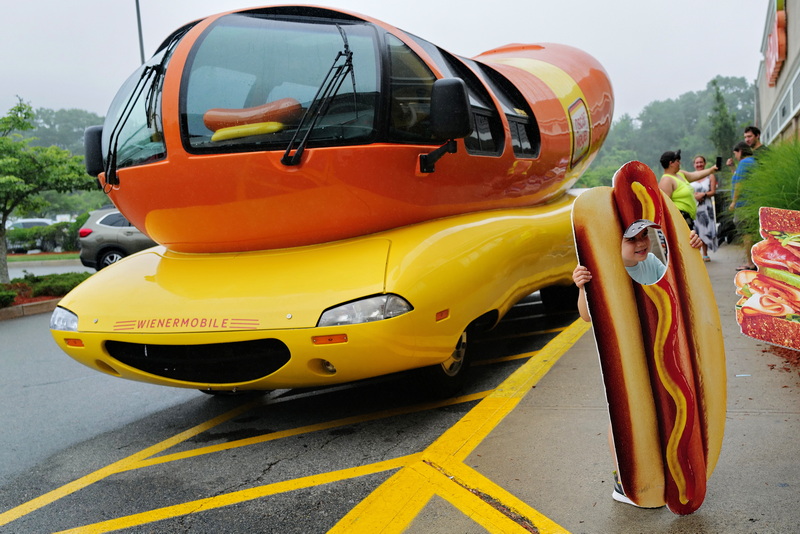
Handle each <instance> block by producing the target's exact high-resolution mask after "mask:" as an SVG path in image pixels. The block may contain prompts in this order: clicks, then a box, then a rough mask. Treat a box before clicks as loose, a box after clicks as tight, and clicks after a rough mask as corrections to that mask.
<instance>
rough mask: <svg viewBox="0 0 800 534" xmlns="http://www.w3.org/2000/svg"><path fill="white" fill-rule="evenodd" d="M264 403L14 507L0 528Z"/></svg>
mask: <svg viewBox="0 0 800 534" xmlns="http://www.w3.org/2000/svg"><path fill="white" fill-rule="evenodd" d="M261 402H262V400H261V399H259V400H257V401H253V402H249V403H247V404H244V405H242V406H239V407H238V408H235V409H233V410H230V411H229V412H226V413H224V414H222V415H220V416H217V417H215V418H214V419H211V420H209V421H206V422H205V423H202V424H200V425H197V426H195V427H193V428H190V429H188V430H186V431H184V432H181V433H180V434H177V435H175V436H172V437H171V438H169V439H166V440H164V441H162V442H160V443H157V444H155V445H153V446H151V447H148V448H146V449H143V450H141V451H139V452H137V453H135V454H132V455H131V456H128V457H127V458H123V459H122V460H118V461H116V462H114V463H112V464H109V465H107V466H106V467H103V468H102V469H98V470H97V471H95V472H93V473H90V474H88V475H86V476H83V477H81V478H79V479H77V480H74V481H73V482H70V483H69V484H66V485H64V486H61V487H60V488H58V489H55V490H53V491H50V492H48V493H45V494H44V495H41V496H40V497H37V498H35V499H32V500H30V501H28V502H26V503H23V504H21V505H19V506H17V507H15V508H12V509H10V510H8V511H6V512H4V513H2V514H0V526H2V525H6V524H8V523H10V522H12V521H15V520H17V519H19V518H20V517H22V516H24V515H27V514H29V513H31V512H33V511H35V510H38V509H39V508H42V507H43V506H47V505H48V504H50V503H52V502H54V501H57V500H58V499H61V498H63V497H66V496H67V495H69V494H71V493H75V492H76V491H79V490H81V489H83V488H85V487H87V486H90V485H92V484H94V483H95V482H97V481H99V480H102V479H104V478H106V477H108V476H111V475H113V474H116V473H118V472H120V471H125V470H127V469H128V466H129V465H131V464H135V463H136V462H139V461H141V460H143V459H144V458H148V457H150V456H153V455H155V454H158V453H160V452H161V451H164V450H166V449H169V448H170V447H173V446H175V445H177V444H179V443H181V442H183V441H186V440H187V439H189V438H191V437H194V436H196V435H198V434H201V433H203V432H205V431H207V430H209V429H211V428H213V427H215V426H217V425H219V424H222V423H224V422H226V421H228V420H230V419H233V418H234V417H238V416H239V415H241V414H242V413H244V412H247V411H249V410H251V409H253V408H254V407H255V406H256V405H258V404H260V403H261Z"/></svg>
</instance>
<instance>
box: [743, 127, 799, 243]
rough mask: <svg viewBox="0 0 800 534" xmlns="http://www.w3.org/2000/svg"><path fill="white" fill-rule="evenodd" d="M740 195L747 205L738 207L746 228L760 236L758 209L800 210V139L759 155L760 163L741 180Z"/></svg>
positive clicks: (772, 146) (778, 145) (747, 231)
mask: <svg viewBox="0 0 800 534" xmlns="http://www.w3.org/2000/svg"><path fill="white" fill-rule="evenodd" d="M740 198H742V199H744V200H745V201H746V205H745V206H742V207H740V208H736V215H737V217H738V218H741V219H742V220H743V221H744V222H743V230H744V231H745V232H746V233H748V234H751V235H753V236H757V235H758V208H759V207H761V206H770V207H773V208H781V209H787V210H800V140H798V139H793V140H791V141H784V142H782V143H776V144H773V145H770V147H769V150H767V151H766V152H765V153H764V154H763V155H759V157H758V160H757V164H756V166H755V167H754V168H753V169H752V170H751V171H750V174H749V175H748V176H747V179H745V180H744V181H743V182H742V183H741V193H740Z"/></svg>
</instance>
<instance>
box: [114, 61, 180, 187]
mask: <svg viewBox="0 0 800 534" xmlns="http://www.w3.org/2000/svg"><path fill="white" fill-rule="evenodd" d="M171 51H172V47H167V48H164V49H162V50H161V51H160V52H159V53H157V54H156V55H155V56H153V57H152V58H150V60H149V61H148V62H147V63H145V64H144V65H142V66H141V67H139V69H137V70H136V72H134V73H133V74H132V75H131V76H130V78H128V79H127V80H126V81H125V84H123V86H122V88H120V90H119V92H118V93H117V95H116V96H115V97H114V100H113V102H112V103H111V107H110V108H109V110H108V114H107V116H106V124H105V126H104V127H103V136H102V143H103V145H102V146H103V154H104V164H105V166H106V175H107V177H109V178H111V175H112V174H113V173H114V170H115V169H116V168H123V167H131V166H133V165H140V164H142V163H147V162H149V161H154V160H158V159H163V158H164V157H166V155H167V150H166V147H165V146H164V140H163V135H161V132H162V126H161V84H162V83H163V80H164V76H163V72H164V68H165V66H166V61H167V60H168V59H169V54H170V53H171ZM109 160H111V161H109ZM110 163H111V165H110ZM109 167H110V168H109ZM112 180H113V178H112ZM110 183H113V182H110Z"/></svg>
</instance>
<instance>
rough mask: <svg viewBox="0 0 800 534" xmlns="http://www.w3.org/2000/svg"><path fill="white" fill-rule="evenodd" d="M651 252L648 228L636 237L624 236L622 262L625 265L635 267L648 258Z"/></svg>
mask: <svg viewBox="0 0 800 534" xmlns="http://www.w3.org/2000/svg"><path fill="white" fill-rule="evenodd" d="M649 252H650V235H649V234H648V233H647V228H645V229H644V230H642V231H641V232H639V234H638V235H637V236H635V237H628V238H626V237H623V238H622V263H624V264H625V267H633V266H634V265H636V264H637V263H639V262H640V261H643V260H645V259H646V258H647V254H648V253H649Z"/></svg>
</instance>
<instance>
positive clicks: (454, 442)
mask: <svg viewBox="0 0 800 534" xmlns="http://www.w3.org/2000/svg"><path fill="white" fill-rule="evenodd" d="M589 327H590V325H589V323H587V322H585V321H583V320H580V319H578V320H576V321H575V322H574V323H572V325H570V326H569V327H568V328H567V329H565V330H564V331H563V332H561V333H560V334H559V335H557V336H556V337H555V338H553V340H551V341H550V343H548V344H547V345H546V346H545V347H544V348H543V349H541V350H540V351H539V352H538V354H537V355H536V356H535V357H533V358H531V359H530V360H528V361H527V362H526V363H525V364H523V365H522V366H520V368H519V369H517V370H516V371H514V373H512V375H511V376H510V377H509V378H508V379H506V380H505V381H504V382H503V383H502V384H501V385H500V387H498V388H497V389H496V390H495V391H494V392H492V393H491V394H490V395H489V396H488V397H487V398H485V399H483V400H482V401H481V402H480V403H478V405H477V406H475V408H473V409H472V410H470V411H469V413H467V414H466V415H464V417H462V418H461V419H460V420H459V421H458V422H457V423H456V424H455V425H453V426H452V427H451V428H450V429H448V430H447V431H446V432H445V433H444V434H442V435H441V436H440V437H439V439H437V440H436V441H435V442H434V443H433V444H431V446H430V447H428V449H426V450H425V451H424V452H423V453H422V458H421V459H420V462H419V463H415V464H413V465H409V466H408V467H406V468H404V469H401V470H400V471H399V472H397V473H395V474H394V475H393V476H392V477H391V478H390V479H389V480H387V481H386V482H384V483H383V484H381V486H379V487H378V488H377V489H376V490H375V491H373V492H372V493H371V494H370V495H369V496H368V497H367V498H366V499H364V500H363V501H361V502H360V503H359V504H358V505H356V506H355V507H354V508H353V509H352V510H351V511H350V512H349V513H348V514H347V515H346V516H345V517H343V518H342V519H341V520H340V521H339V523H337V524H336V526H335V527H334V528H333V529H331V530H330V531H329V533H345V532H346V533H348V534H358V533H364V534H373V533H375V532H402V531H403V530H404V529H405V528H406V527H407V526H408V524H410V520H411V519H413V518H414V517H416V516H417V515H418V514H419V513H420V512H421V510H422V508H423V507H424V505H425V503H427V502H428V499H411V498H410V497H409V495H410V494H416V492H420V491H422V492H425V494H426V495H427V492H428V491H429V489H428V488H427V486H428V485H429V484H432V483H433V482H434V481H435V480H438V478H437V477H431V476H418V475H419V473H420V472H423V473H424V472H429V471H428V469H426V468H425V465H428V464H435V465H440V466H447V468H448V469H451V470H453V471H456V470H457V468H456V467H455V466H457V465H459V464H461V463H462V462H463V461H464V460H465V459H466V458H467V456H469V454H470V453H471V452H472V451H473V450H474V449H475V447H477V445H478V444H479V443H480V442H481V441H482V440H483V439H484V438H485V437H486V436H487V435H488V434H489V433H490V432H491V431H492V430H493V429H494V428H495V427H496V426H497V424H498V423H499V422H500V421H502V420H503V418H505V416H506V415H508V414H509V413H510V412H511V410H513V409H514V408H515V407H516V406H517V404H518V403H519V401H520V400H521V399H522V398H523V397H525V395H527V394H528V393H529V392H530V391H531V388H532V386H533V385H535V384H536V383H537V382H538V381H539V380H540V379H541V377H542V376H544V375H545V373H547V371H549V370H550V368H551V367H552V366H553V365H554V364H555V363H556V361H558V359H559V358H560V357H561V356H562V355H564V354H565V353H566V352H567V350H568V349H569V348H570V347H571V346H572V345H574V344H575V342H577V341H578V339H580V337H581V336H582V335H583V334H585V333H586V331H587V330H588V329H589ZM420 464H424V465H420ZM410 470H414V471H416V474H415V475H413V476H412V475H410V474H407V473H408V472H409V471H410ZM443 478H444V481H443V483H445V484H455V482H453V481H451V480H449V479H448V478H447V477H443ZM409 479H414V480H417V481H418V483H419V484H421V485H424V486H425V487H422V488H417V489H416V490H412V489H410V488H409V484H410V482H409ZM437 484H439V482H437ZM475 484H476V486H485V485H486V481H485V480H480V481H477V482H475ZM491 486H492V487H488V488H482V487H481V488H480V490H481V491H483V492H485V493H486V494H489V495H491V494H492V493H493V492H497V489H498V487H497V486H495V485H493V484H492V485H491ZM436 493H437V494H442V493H443V490H441V489H440V488H437V490H436ZM497 493H500V494H502V495H504V496H505V497H507V498H509V499H511V497H510V494H508V493H506V492H497ZM513 500H515V504H516V506H515V507H516V508H518V509H519V510H520V511H521V512H522V511H524V515H525V517H527V518H528V519H529V520H531V521H533V522H534V523H535V524H536V525H537V528H539V532H541V533H542V534H549V533H555V532H564V529H563V528H561V527H559V526H558V525H556V524H555V523H553V522H552V520H550V519H549V518H547V517H546V516H544V515H542V514H541V513H539V512H537V511H536V510H534V509H533V508H531V507H529V506H528V505H526V504H524V503H522V502H521V501H517V500H516V498H514V499H513ZM450 502H451V503H453V504H454V505H456V506H458V503H459V502H461V501H460V500H455V502H453V501H450ZM387 503H395V504H396V505H402V506H403V507H404V508H405V510H403V511H399V510H397V509H396V508H394V507H392V506H390V505H388V504H387ZM466 512H467V513H470V511H469V510H467V511H466ZM501 515H502V514H501ZM401 518H406V519H408V521H407V522H405V523H403V522H402V521H401ZM498 520H499V521H501V522H502V523H503V524H505V519H498ZM390 525H391V527H390ZM539 525H542V527H539ZM484 527H485V528H488V527H486V525H484ZM489 530H490V531H491V532H504V530H502V528H500V527H497V528H494V527H493V528H489Z"/></svg>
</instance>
